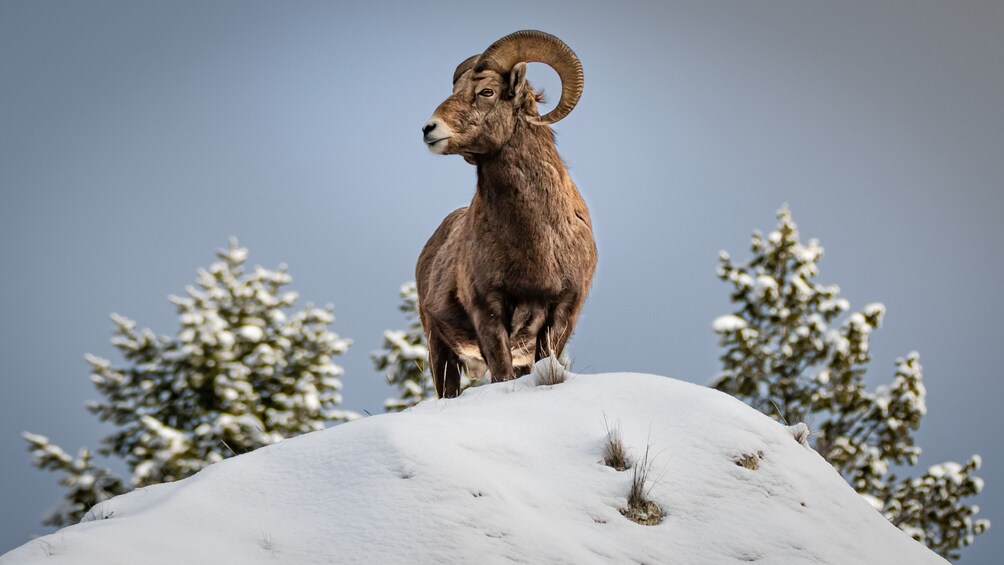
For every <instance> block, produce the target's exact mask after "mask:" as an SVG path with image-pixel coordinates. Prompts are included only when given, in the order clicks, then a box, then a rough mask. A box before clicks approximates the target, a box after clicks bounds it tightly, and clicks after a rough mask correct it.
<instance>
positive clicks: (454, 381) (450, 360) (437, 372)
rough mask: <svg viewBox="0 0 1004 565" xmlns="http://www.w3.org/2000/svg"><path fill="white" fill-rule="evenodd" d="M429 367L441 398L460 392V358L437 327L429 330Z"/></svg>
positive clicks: (450, 396)
mask: <svg viewBox="0 0 1004 565" xmlns="http://www.w3.org/2000/svg"><path fill="white" fill-rule="evenodd" d="M429 368H430V370H431V371H432V381H433V382H434V383H436V394H437V395H439V398H453V397H455V396H458V395H459V394H460V358H459V357H457V354H456V353H454V351H453V349H451V348H450V346H449V345H447V344H446V342H445V341H443V338H442V336H440V335H439V332H438V331H436V330H435V329H433V330H432V331H431V332H429Z"/></svg>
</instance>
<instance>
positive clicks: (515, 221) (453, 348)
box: [416, 63, 596, 397]
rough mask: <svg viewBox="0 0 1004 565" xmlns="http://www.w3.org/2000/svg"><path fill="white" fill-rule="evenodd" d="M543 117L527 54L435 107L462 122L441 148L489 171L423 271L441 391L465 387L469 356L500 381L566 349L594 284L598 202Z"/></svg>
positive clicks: (469, 79) (477, 74) (426, 320)
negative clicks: (574, 173) (593, 213)
mask: <svg viewBox="0 0 1004 565" xmlns="http://www.w3.org/2000/svg"><path fill="white" fill-rule="evenodd" d="M485 89H490V93H489V91H486V90H485ZM537 115H538V114H537V106H536V94H535V93H534V91H533V88H532V87H531V86H530V85H529V83H527V82H526V64H525V63H518V64H517V65H516V66H515V67H514V68H513V69H511V70H509V71H506V70H503V69H497V68H491V67H488V68H483V69H471V70H468V71H467V72H465V73H464V74H463V75H461V76H460V77H459V79H458V80H457V82H456V83H455V85H454V92H453V95H452V96H450V97H449V98H447V99H446V101H444V102H443V103H442V104H441V105H440V106H439V108H437V110H436V112H435V114H434V118H438V119H439V120H442V122H444V123H445V124H447V125H448V126H449V128H451V129H452V134H453V135H452V137H450V138H449V139H448V140H446V141H442V142H440V143H446V148H445V150H443V151H442V152H443V153H446V154H459V155H463V156H464V158H465V159H467V160H468V162H471V163H473V164H475V165H476V166H477V178H478V184H477V191H476V193H475V195H474V199H473V200H472V201H471V204H470V206H468V207H466V208H460V209H459V210H456V211H454V212H453V213H452V214H450V215H449V216H447V217H446V219H445V220H444V221H443V223H442V224H441V225H440V226H439V229H437V230H436V232H435V233H434V234H433V235H432V237H431V238H430V239H429V242H428V243H427V244H426V245H425V248H424V249H423V250H422V253H421V255H420V256H419V259H418V266H417V269H416V271H417V272H416V280H417V284H418V295H419V313H420V316H421V319H422V326H423V327H424V330H425V335H426V339H427V341H428V344H429V356H430V367H431V370H432V374H433V377H434V381H435V383H436V391H437V393H438V394H439V396H440V397H452V396H456V395H458V394H459V393H460V370H461V364H463V365H464V367H465V368H466V369H467V370H468V372H476V369H477V367H478V366H479V365H480V363H479V362H480V360H483V361H484V363H485V364H487V368H488V370H489V371H491V375H492V381H494V382H497V381H505V380H509V379H513V378H515V377H516V376H519V375H523V374H526V373H528V372H529V371H530V365H531V363H532V362H533V361H537V360H540V359H542V358H544V357H546V356H548V355H549V354H550V353H551V352H552V351H553V352H554V354H556V355H560V354H561V352H562V350H563V349H564V347H565V344H566V342H567V341H568V338H569V337H570V336H571V334H572V330H573V329H574V327H575V323H576V320H577V318H578V316H579V311H580V310H581V308H582V304H583V302H584V301H585V299H586V295H587V294H588V292H589V287H590V285H591V284H592V278H593V272H594V270H595V268H596V244H595V242H594V240H593V234H592V223H591V221H590V218H589V211H588V209H587V208H586V204H585V202H583V200H582V197H581V196H580V195H579V191H578V189H577V188H576V187H575V184H574V183H573V182H572V180H571V178H570V177H569V175H568V170H567V169H566V167H565V164H564V163H563V162H562V160H561V157H560V156H559V155H558V151H557V149H556V148H555V144H554V134H553V132H552V131H551V129H550V128H549V127H548V126H544V125H533V124H531V123H529V122H527V120H526V118H528V117H530V118H534V117H537ZM430 124H432V122H430ZM427 129H428V127H427ZM428 138H429V136H428V135H427V139H428ZM514 353H515V354H516V357H517V358H520V359H518V360H519V361H520V365H519V366H517V367H514V366H513V356H514ZM521 353H522V354H521Z"/></svg>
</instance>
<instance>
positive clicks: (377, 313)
mask: <svg viewBox="0 0 1004 565" xmlns="http://www.w3.org/2000/svg"><path fill="white" fill-rule="evenodd" d="M525 28H536V29H542V30H545V31H548V32H550V33H553V34H555V35H557V36H559V37H561V38H562V39H564V40H565V41H566V42H567V43H568V44H569V45H570V46H571V47H572V48H573V49H574V50H575V51H576V52H577V53H578V54H579V56H580V58H581V59H582V62H583V66H584V69H585V92H584V95H583V98H582V100H581V102H580V103H579V105H578V107H577V108H576V109H575V111H574V112H573V113H572V114H571V115H570V116H569V117H568V118H566V119H565V120H563V121H562V122H560V123H559V124H557V126H556V128H555V129H556V131H557V133H558V140H559V150H560V151H561V153H562V155H563V157H564V158H565V160H566V161H567V162H568V164H569V167H570V169H571V171H572V174H573V176H574V178H575V179H576V182H577V183H578V185H579V187H580V190H581V191H582V193H583V195H584V197H585V199H586V201H587V203H588V204H589V206H590V210H591V213H592V216H593V222H594V224H595V227H596V237H597V242H598V247H599V252H600V262H599V267H598V272H597V277H596V281H595V284H594V287H593V291H592V294H591V296H590V298H589V301H588V302H587V304H586V307H585V310H584V313H583V316H582V318H581V320H580V323H579V326H578V331H577V334H576V336H575V338H574V339H573V341H572V343H571V346H570V347H571V349H570V352H571V354H572V356H573V357H574V359H575V369H576V370H578V371H580V372H601V371H602V372H606V371H643V372H652V373H658V374H662V375H668V376H673V377H677V378H681V379H685V380H690V381H694V382H698V383H707V382H708V381H709V379H710V378H711V377H712V376H713V375H714V374H715V373H716V371H717V370H718V367H719V365H718V361H717V356H718V355H719V349H718V347H717V344H716V340H715V336H714V334H713V333H712V332H711V330H710V323H711V321H712V320H713V319H714V318H715V317H716V316H718V315H720V314H724V313H727V312H730V311H731V305H730V304H729V301H728V288H727V286H726V285H725V284H724V283H721V282H719V281H718V280H717V278H716V277H715V266H716V262H717V254H718V251H719V250H721V249H727V250H729V251H730V252H731V254H732V255H733V257H736V258H745V257H747V256H748V255H747V250H748V244H749V235H750V232H751V231H752V230H753V229H755V228H760V229H764V230H766V229H770V228H771V227H773V226H774V224H775V218H774V212H775V210H776V209H777V208H778V207H779V206H780V205H781V204H782V203H784V202H787V203H789V205H790V206H791V208H792V211H793V214H794V218H795V220H796V221H797V222H798V224H799V226H800V228H801V233H802V235H803V237H804V238H808V237H817V238H819V239H820V240H821V241H822V243H823V246H824V247H825V248H826V255H825V257H824V259H823V261H822V263H821V276H820V278H819V280H820V281H821V282H824V283H838V284H840V286H841V288H842V290H843V295H844V297H846V298H848V299H849V300H850V301H851V303H852V306H854V307H858V308H860V307H861V306H863V305H864V304H866V303H869V302H875V301H879V302H883V303H885V304H886V306H887V309H888V312H887V316H886V319H885V325H884V327H883V329H881V330H879V331H878V332H877V333H876V334H875V335H874V337H873V340H872V351H873V354H874V356H873V359H874V361H873V363H872V370H871V373H870V376H869V380H870V382H871V383H873V384H880V383H882V382H886V381H888V380H890V379H891V377H892V374H893V369H894V361H895V359H896V358H897V357H899V356H902V355H905V354H906V353H908V352H909V351H911V350H918V351H920V353H921V362H922V363H923V365H924V367H925V381H926V383H927V388H928V394H929V396H928V408H929V413H928V416H927V417H926V418H925V420H924V424H923V427H922V428H921V430H920V433H919V434H918V439H919V444H920V445H921V446H922V447H923V448H924V452H923V455H922V458H921V463H920V465H921V467H926V466H927V465H931V464H934V463H938V462H941V461H945V460H959V461H961V460H964V459H966V458H967V457H968V456H969V455H970V454H972V453H980V454H982V455H983V462H984V467H983V471H982V476H983V477H984V478H985V479H986V482H987V486H986V489H985V491H984V493H983V495H982V496H981V497H980V498H979V500H978V502H979V504H980V506H981V507H982V512H981V514H980V516H982V517H988V518H991V519H995V520H997V521H998V523H997V525H996V528H995V529H991V531H990V532H988V533H987V534H985V535H984V536H983V537H981V538H980V539H979V540H978V541H977V543H976V544H975V545H974V546H973V547H972V548H971V549H969V550H967V551H966V552H964V554H963V555H964V558H965V560H966V561H967V562H971V563H990V562H993V559H992V556H995V555H999V554H1000V553H1001V552H1002V551H1004V542H1001V541H1000V540H1001V539H1002V538H1001V536H1000V535H999V533H998V530H1000V528H1002V527H1004V495H1002V494H1001V493H1002V492H1004V472H1002V470H1001V469H1002V466H1004V448H1002V446H1001V442H1000V439H999V437H998V436H999V432H1000V424H999V415H998V414H999V412H998V410H999V402H1000V399H1001V398H1002V396H1004V394H1002V393H1004V384H1002V380H1001V374H1000V373H1001V370H1000V367H1001V363H1000V361H999V351H1000V344H999V341H1000V331H999V327H1000V323H1001V320H1004V300H1002V298H1001V294H1000V291H999V286H1000V281H1001V280H1004V266H1002V262H1001V260H1000V257H1001V245H1002V243H1004V227H1002V225H1004V224H1002V222H1001V221H1000V219H999V216H1000V214H1001V213H1002V212H1004V191H1002V179H1004V107H1002V102H1001V101H1002V100H1004V4H1001V3H1000V2H995V1H984V2H980V1H970V2H952V3H947V2H940V1H931V0H916V1H905V0H904V1H895V2H894V1H881V2H874V1H868V2H863V1H862V2H858V1H854V2H841V3H827V4H825V5H824V4H823V3H804V2H775V1H759V2H748V1H730V2H721V1H704V0H702V1H700V2H698V1H693V2H623V3H618V4H617V5H616V6H615V5H614V3H600V2H565V3H550V2H539V1H535V2H522V1H511V2H507V3H505V6H504V8H501V7H500V5H499V4H498V3H494V4H492V3H481V4H478V3H471V2H442V3H418V2H379V1H374V2H366V3H362V2H359V3H354V4H352V5H350V4H348V3H344V4H343V3H334V2H282V3H279V2H264V1H262V2H216V3H209V4H207V3H204V2H187V1H176V2H152V1H129V2H109V1H92V2H69V1H50V2H29V1H16V0H2V1H0V77H2V78H0V273H2V276H0V359H2V363H0V379H2V382H3V384H4V387H3V390H4V393H3V395H2V396H0V461H2V465H0V508H2V509H3V512H0V552H3V551H5V550H7V549H10V548H11V547H14V546H16V545H19V544H21V543H23V542H24V541H26V540H27V539H28V537H29V536H30V535H31V534H33V533H40V532H43V531H45V530H44V529H43V528H42V527H41V526H39V525H38V524H39V520H40V518H41V516H42V515H43V514H44V513H45V512H46V511H47V510H48V509H49V508H50V507H51V506H52V505H53V504H54V503H55V502H56V501H57V499H58V498H59V496H60V495H61V492H62V490H61V487H59V486H58V485H57V484H56V480H57V476H55V475H52V474H49V473H43V472H40V471H37V470H35V469H34V468H32V467H31V466H30V463H29V454H28V453H27V452H26V451H25V447H24V444H23V441H22V440H21V439H20V433H21V432H22V431H24V430H30V431H32V432H35V433H39V434H43V435H48V436H50V437H51V438H52V439H53V441H54V442H56V443H58V444H59V445H61V446H63V447H65V448H67V449H68V450H71V451H73V452H75V451H76V450H77V449H78V448H79V447H81V446H91V447H95V446H96V444H97V443H98V440H99V438H100V437H102V436H103V435H105V434H106V433H107V432H108V430H109V428H108V427H107V426H103V425H101V424H99V423H97V422H96V421H95V419H94V418H93V417H92V416H91V415H90V414H89V413H87V412H86V411H85V410H84V407H83V404H84V402H85V401H86V400H87V399H91V398H94V397H95V392H94V390H93V387H92V386H91V384H90V382H89V380H88V372H87V365H86V364H85V363H84V361H83V355H84V353H87V352H90V353H94V354H97V355H101V356H105V357H110V358H112V359H117V357H116V356H115V354H114V350H113V348H112V347H111V345H110V344H109V337H110V335H111V329H112V323H111V321H110V320H109V318H108V315H109V314H110V313H111V312H118V313H121V314H124V315H126V316H129V317H131V318H133V319H135V320H137V321H138V323H139V324H140V325H141V326H144V327H151V328H153V329H154V330H155V331H157V332H158V333H166V334H171V333H173V332H174V330H175V328H176V327H177V319H176V317H175V312H174V309H173V307H172V305H171V304H169V303H168V301H167V297H168V295H170V294H179V293H182V292H183V291H184V287H185V285H187V284H189V283H191V282H192V281H193V280H194V277H195V270H196V269H197V268H198V267H200V266H206V265H208V264H209V263H210V262H211V261H212V260H213V258H214V256H213V252H214V250H215V249H217V248H220V247H223V246H225V245H226V240H227V237H228V236H230V235H235V236H237V237H238V238H239V239H240V241H241V243H242V244H243V245H246V246H247V247H249V248H250V252H251V257H250V261H251V262H252V263H256V264H262V265H264V266H268V267H275V266H277V265H278V264H279V263H287V264H288V265H289V269H290V272H291V274H292V275H293V278H294V282H293V285H292V286H291V287H292V288H293V289H295V290H297V291H299V292H300V294H301V296H302V300H303V301H304V302H306V301H312V302H314V303H317V304H325V303H332V304H334V307H335V314H336V318H337V319H336V321H335V324H334V326H333V329H334V330H335V331H336V332H338V333H339V334H340V335H341V336H343V337H349V338H351V339H353V341H354V345H353V347H352V348H351V349H350V350H349V352H348V353H347V354H346V355H345V356H344V357H343V358H341V359H340V360H339V362H340V364H341V365H342V366H343V367H345V369H346V375H345V377H344V382H345V405H346V406H347V407H349V408H353V409H356V410H360V411H362V410H369V411H370V412H374V413H375V412H379V411H380V410H381V409H382V404H383V400H384V398H386V397H387V396H388V395H389V394H391V390H390V389H389V388H388V387H386V386H385V385H384V384H383V381H382V377H381V376H380V375H378V374H377V373H376V372H375V371H374V370H373V369H372V367H371V364H370V360H369V354H370V352H371V351H373V350H374V349H377V348H378V347H379V346H380V343H381V335H382V332H383V330H385V329H388V328H395V327H401V326H402V325H403V320H402V319H401V317H400V314H399V312H398V311H397V308H396V307H397V304H398V297H397V291H398V287H399V286H400V284H401V283H402V282H404V281H407V280H411V279H412V278H413V274H412V273H413V269H414V262H415V259H416V258H417V256H418V253H419V251H420V249H421V247H422V245H423V244H424V243H425V240H426V239H427V238H428V236H429V235H430V234H431V233H432V231H433V230H434V229H435V227H436V226H437V225H438V223H439V222H440V221H441V219H442V218H443V217H444V216H445V215H446V214H447V213H448V212H450V211H451V210H453V209H455V208H457V207H459V206H462V205H464V204H465V203H466V202H468V201H469V199H470V197H471V194H472V192H473V187H474V170H473V168H471V167H470V166H469V165H467V164H466V163H464V162H463V160H462V159H460V158H459V157H440V156H434V155H431V154H429V153H428V151H427V150H426V149H425V147H424V146H423V144H422V142H421V131H420V129H421V126H422V124H423V123H424V122H425V121H426V119H427V118H428V117H429V115H430V114H431V113H432V111H433V110H434V109H435V107H436V105H438V103H439V102H440V101H441V100H442V99H443V98H445V97H446V96H447V95H448V94H449V93H450V77H451V76H452V73H453V69H454V67H455V66H456V64H457V63H459V62H460V61H461V60H463V59H464V58H466V57H467V56H468V55H471V54H474V53H476V52H479V51H481V50H482V49H484V48H485V47H486V46H487V45H488V44H489V43H491V42H492V41H493V40H495V39H497V38H498V37H501V36H502V35H505V34H506V33H509V32H511V31H515V30H518V29H525ZM534 67H541V65H533V66H531V70H530V78H531V80H532V81H534V82H535V83H536V84H537V85H538V86H540V85H542V86H544V88H545V90H547V91H549V92H550V93H551V97H552V98H554V99H556V98H557V94H558V92H559V86H558V83H557V79H556V77H555V76H554V75H553V73H551V71H549V70H547V69H546V68H534Z"/></svg>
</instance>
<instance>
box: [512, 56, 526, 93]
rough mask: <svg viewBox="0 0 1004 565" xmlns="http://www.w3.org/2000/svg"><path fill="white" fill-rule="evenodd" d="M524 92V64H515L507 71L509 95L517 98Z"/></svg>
mask: <svg viewBox="0 0 1004 565" xmlns="http://www.w3.org/2000/svg"><path fill="white" fill-rule="evenodd" d="M524 92H526V63H522V62H520V63H516V64H515V65H513V68H512V70H511V71H509V93H510V94H512V97H513V98H519V97H520V96H522V95H523V93H524Z"/></svg>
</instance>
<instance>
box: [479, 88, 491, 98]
mask: <svg viewBox="0 0 1004 565" xmlns="http://www.w3.org/2000/svg"><path fill="white" fill-rule="evenodd" d="M494 95H495V91H494V90H492V89H490V88H485V89H484V90H482V91H481V92H479V93H478V96H484V97H485V98H490V97H491V96H494Z"/></svg>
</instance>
